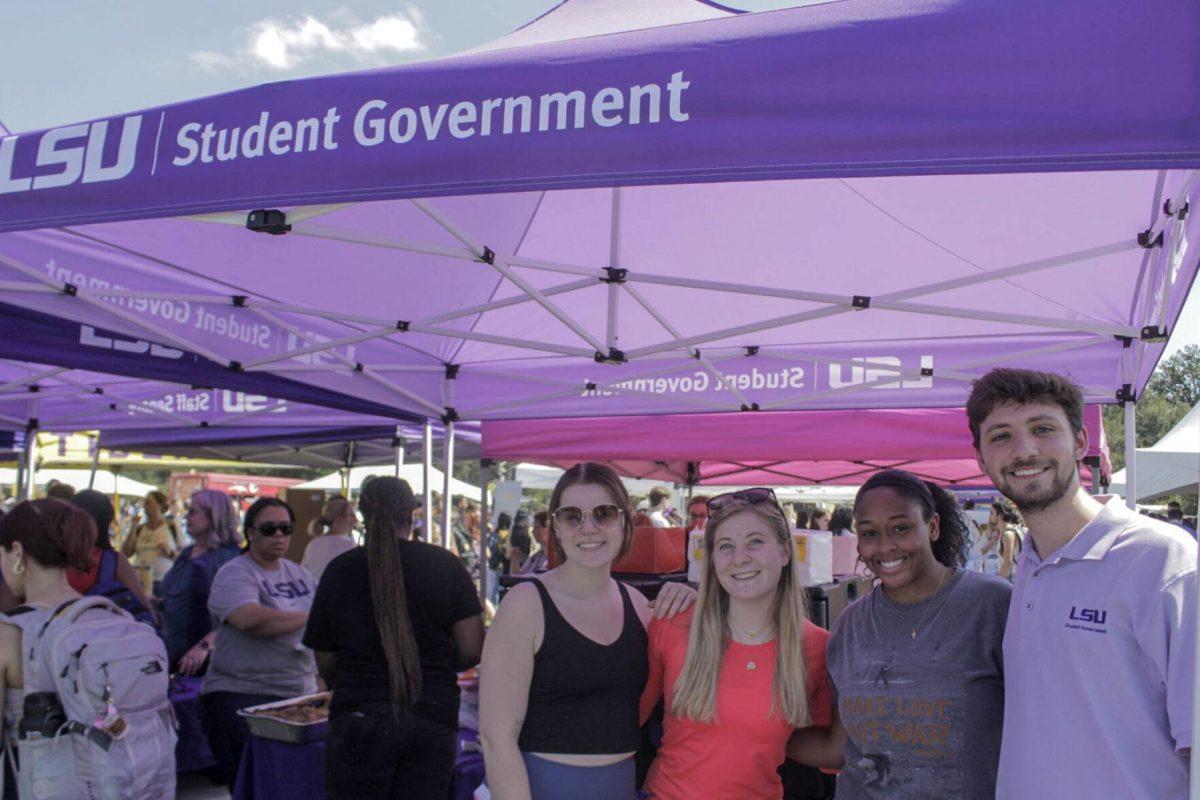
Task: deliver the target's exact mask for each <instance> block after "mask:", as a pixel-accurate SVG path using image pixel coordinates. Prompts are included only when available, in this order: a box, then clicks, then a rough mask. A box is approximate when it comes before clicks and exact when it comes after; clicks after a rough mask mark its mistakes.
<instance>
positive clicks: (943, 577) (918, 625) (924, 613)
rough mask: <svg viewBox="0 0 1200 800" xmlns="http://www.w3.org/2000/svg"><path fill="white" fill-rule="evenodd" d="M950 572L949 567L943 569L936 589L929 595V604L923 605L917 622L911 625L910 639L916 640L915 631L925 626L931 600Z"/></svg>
mask: <svg viewBox="0 0 1200 800" xmlns="http://www.w3.org/2000/svg"><path fill="white" fill-rule="evenodd" d="M950 572H951V570H950V568H949V567H945V568H944V571H943V572H942V577H941V578H939V579H938V585H937V588H936V589H934V590H933V594H931V595H929V602H928V603H927V604H926V605H925V610H924V611H922V612H921V618H920V619H919V620H917V624H916V625H913V629H912V638H913V639H914V640H915V639H916V638H917V629H918V628H920V627H921V626H922V625H924V624H925V616H926V615H927V614H928V613H929V609H930V608H932V607H933V598H935V597H937V593H938V592H940V591H941V590H942V584H943V583H945V581H946V576H947V575H949V574H950Z"/></svg>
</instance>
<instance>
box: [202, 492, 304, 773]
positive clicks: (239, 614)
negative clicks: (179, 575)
mask: <svg viewBox="0 0 1200 800" xmlns="http://www.w3.org/2000/svg"><path fill="white" fill-rule="evenodd" d="M294 522H295V518H294V515H293V514H292V509H291V507H290V506H289V505H288V504H287V503H285V502H283V501H282V500H276V499H275V498H273V497H262V498H259V499H258V500H255V501H254V504H253V505H251V506H250V508H249V509H247V510H246V517H245V531H246V539H247V546H246V552H245V553H243V554H242V555H240V556H238V557H237V558H235V559H233V560H232V561H230V562H229V563H228V564H226V565H225V566H223V567H221V570H220V571H219V572H218V573H217V577H216V579H215V580H214V581H213V584H212V591H211V593H210V594H209V598H208V610H209V611H210V612H211V613H212V616H213V621H214V622H215V623H216V625H217V626H218V627H217V637H216V642H215V643H214V645H213V650H212V660H211V662H210V663H209V666H208V672H207V673H205V675H204V683H203V685H202V686H201V689H200V713H201V716H202V718H203V722H204V732H205V735H206V736H207V737H208V742H209V745H210V746H211V747H212V751H213V757H214V758H215V759H216V760H217V770H218V771H219V773H220V777H221V780H222V781H223V782H224V783H225V784H226V785H227V786H229V787H230V788H232V787H233V783H234V779H235V778H236V777H237V768H238V763H239V762H240V761H241V758H242V747H243V745H244V744H245V742H246V735H247V728H246V723H245V722H244V721H243V720H242V718H241V717H239V716H238V715H237V711H238V709H239V708H246V707H247V706H254V705H259V704H262V703H270V702H272V701H275V700H283V699H285V698H288V697H295V696H296V695H301V694H309V693H312V692H315V691H316V689H317V681H316V664H315V662H314V661H313V654H312V651H311V650H308V649H307V648H305V647H304V646H303V645H301V643H300V638H301V636H302V634H303V632H304V625H305V623H307V622H308V610H309V607H310V606H311V605H312V600H313V592H314V591H315V590H316V585H317V582H316V581H315V580H313V576H312V574H311V573H310V572H309V571H308V570H306V569H305V568H304V567H302V566H300V565H299V564H296V563H293V562H291V561H288V560H287V559H285V558H284V557H283V555H284V553H286V552H287V549H288V542H290V541H291V536H292V529H293V525H294Z"/></svg>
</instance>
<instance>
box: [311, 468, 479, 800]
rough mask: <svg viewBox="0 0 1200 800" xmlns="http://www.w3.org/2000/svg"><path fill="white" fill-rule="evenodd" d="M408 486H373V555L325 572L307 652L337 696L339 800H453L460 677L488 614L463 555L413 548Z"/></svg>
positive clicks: (334, 781) (332, 786) (331, 763)
mask: <svg viewBox="0 0 1200 800" xmlns="http://www.w3.org/2000/svg"><path fill="white" fill-rule="evenodd" d="M416 505H417V503H416V500H415V499H414V497H413V493H412V489H411V488H409V485H408V484H407V483H406V482H405V481H402V480H399V479H397V478H390V477H381V478H376V479H375V480H373V481H371V482H370V483H369V484H367V486H365V487H364V488H363V493H362V497H361V499H360V502H359V508H360V510H361V511H362V513H363V516H364V518H365V519H366V531H367V535H366V547H360V548H357V549H355V550H351V551H350V552H348V553H344V554H342V555H340V556H338V557H337V558H335V559H334V560H333V561H332V562H330V564H329V566H328V567H326V568H325V572H324V574H323V575H322V576H321V583H320V585H319V586H318V587H317V595H316V598H315V599H314V600H313V606H312V610H311V611H310V613H309V620H308V628H307V630H306V631H305V633H304V644H305V645H306V646H308V647H310V648H312V649H313V650H314V651H316V657H317V669H318V671H319V672H320V673H321V676H322V677H323V678H324V679H325V680H326V681H327V682H328V683H329V684H330V685H331V686H332V687H333V700H332V704H331V708H330V724H329V735H328V737H327V739H326V744H325V785H326V793H327V795H328V797H329V800H340V799H341V798H346V799H349V798H353V800H371V799H372V798H379V799H380V800H385V799H390V800H399V798H404V799H405V800H445V798H446V796H447V795H448V793H449V789H450V782H451V779H452V776H453V770H454V759H455V755H456V753H457V750H458V698H459V695H458V682H457V672H458V671H459V670H461V669H466V668H468V667H472V666H474V665H475V664H477V663H478V662H479V656H480V653H481V652H482V650H483V610H482V608H481V607H480V605H479V598H478V597H477V596H476V594H475V586H474V584H473V583H472V582H471V578H470V576H469V575H468V574H467V571H466V569H465V568H464V567H463V565H462V562H461V561H459V559H458V558H457V557H455V555H454V554H453V553H451V552H450V551H448V550H444V549H442V548H440V547H436V546H434V545H430V544H426V543H425V542H421V541H412V540H410V539H409V531H410V530H411V528H412V512H413V509H414V508H415V507H416Z"/></svg>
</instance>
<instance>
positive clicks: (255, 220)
mask: <svg viewBox="0 0 1200 800" xmlns="http://www.w3.org/2000/svg"><path fill="white" fill-rule="evenodd" d="M246 229H247V230H251V231H254V232H255V233H269V234H271V235H272V236H282V235H283V234H285V233H287V232H288V231H290V230H291V229H292V226H291V225H289V224H288V221H287V214H285V213H283V212H282V211H280V210H279V209H278V208H256V209H255V210H254V211H251V212H250V213H249V214H247V215H246Z"/></svg>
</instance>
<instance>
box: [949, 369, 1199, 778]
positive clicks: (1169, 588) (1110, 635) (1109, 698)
mask: <svg viewBox="0 0 1200 800" xmlns="http://www.w3.org/2000/svg"><path fill="white" fill-rule="evenodd" d="M967 417H968V419H969V422H970V425H971V434H972V436H973V437H974V442H975V453H976V457H977V458H978V460H979V465H980V467H982V468H983V469H984V470H985V471H986V472H987V473H988V475H989V476H990V477H991V479H992V482H993V483H994V484H995V485H996V488H997V489H999V490H1000V491H1001V492H1002V493H1003V494H1004V495H1005V496H1006V497H1007V498H1008V499H1010V500H1012V501H1013V503H1015V504H1016V506H1017V508H1019V509H1020V510H1021V513H1022V515H1023V516H1024V518H1025V523H1026V525H1028V527H1029V537H1028V539H1027V540H1026V544H1025V547H1024V548H1023V549H1022V551H1021V555H1020V558H1019V560H1018V563H1017V567H1016V577H1015V579H1014V581H1013V593H1012V600H1011V603H1010V605H1009V611H1008V623H1007V626H1006V628H1005V633H1004V678H1005V699H1004V733H1003V739H1002V743H1001V747H1000V768H999V775H998V779H997V785H996V797H997V798H998V800H1037V799H1038V798H1055V799H1056V800H1057V799H1058V798H1110V797H1111V798H1122V800H1125V798H1128V799H1129V800H1133V799H1134V798H1147V799H1148V800H1149V799H1151V798H1152V799H1153V800H1170V799H1173V798H1185V797H1187V794H1188V767H1189V758H1190V749H1191V743H1192V694H1193V680H1194V675H1195V661H1194V653H1195V646H1196V542H1195V540H1193V539H1192V538H1191V537H1190V536H1188V535H1187V534H1186V533H1185V532H1184V531H1182V530H1181V529H1179V528H1177V527H1175V526H1172V525H1168V524H1166V523H1163V522H1158V521H1155V520H1152V519H1150V518H1148V517H1144V516H1140V515H1138V514H1134V513H1132V512H1130V511H1129V510H1128V509H1126V508H1125V506H1124V505H1123V504H1122V503H1121V501H1120V500H1119V499H1114V500H1110V501H1109V502H1108V503H1107V504H1105V505H1101V504H1100V503H1099V502H1097V501H1096V500H1095V499H1093V498H1092V497H1091V496H1090V495H1088V493H1087V492H1086V491H1084V489H1083V488H1082V487H1081V486H1080V483H1079V471H1078V466H1077V463H1078V461H1079V460H1080V459H1081V458H1082V457H1083V456H1084V454H1085V453H1086V452H1087V446H1088V439H1087V432H1086V431H1085V430H1084V428H1083V395H1082V393H1081V392H1080V390H1079V387H1077V386H1075V385H1074V384H1073V383H1071V382H1070V381H1069V380H1067V379H1065V378H1063V377H1061V376H1058V375H1052V374H1049V373H1042V372H1031V371H1028V370H1012V369H996V370H992V371H991V372H989V373H988V374H987V375H985V376H984V377H983V378H981V379H980V380H978V381H977V382H976V383H975V386H974V389H973V390H972V392H971V398H970V400H969V401H968V402H967Z"/></svg>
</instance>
